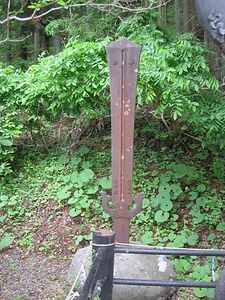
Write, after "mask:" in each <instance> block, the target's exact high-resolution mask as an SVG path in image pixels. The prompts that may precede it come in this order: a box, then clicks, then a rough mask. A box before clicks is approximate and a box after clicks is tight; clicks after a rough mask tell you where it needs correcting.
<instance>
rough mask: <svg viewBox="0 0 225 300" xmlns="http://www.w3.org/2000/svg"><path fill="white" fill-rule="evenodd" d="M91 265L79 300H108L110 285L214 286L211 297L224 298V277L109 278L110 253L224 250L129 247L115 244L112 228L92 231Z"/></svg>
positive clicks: (186, 253)
mask: <svg viewBox="0 0 225 300" xmlns="http://www.w3.org/2000/svg"><path fill="white" fill-rule="evenodd" d="M92 249H93V255H92V267H91V269H90V271H89V273H88V276H87V279H86V281H85V284H84V286H83V289H82V292H81V294H80V297H79V300H88V299H91V300H93V299H94V297H96V296H99V298H100V299H103V300H112V291H113V285H116V284H120V285H137V286H140V285H141V286H167V287H192V288H193V287H194V288H196V287H199V288H216V289H217V290H218V291H217V292H216V296H215V299H216V300H220V299H225V282H224V278H222V279H221V280H219V281H217V282H216V281H214V282H186V281H173V280H168V281H160V280H159V281H158V280H147V279H129V278H128V279H126V278H125V279H124V278H113V270H114V254H115V253H123V254H124V255H128V254H148V255H173V256H181V255H182V256H212V257H216V256H220V257H224V256H225V250H214V249H211V250H208V249H206V250H204V249H167V248H160V249H157V248H151V249H149V248H138V247H134V246H133V245H132V246H130V245H129V246H127V247H118V246H116V245H115V234H114V233H113V232H112V231H108V230H104V231H96V232H94V234H93V244H92Z"/></svg>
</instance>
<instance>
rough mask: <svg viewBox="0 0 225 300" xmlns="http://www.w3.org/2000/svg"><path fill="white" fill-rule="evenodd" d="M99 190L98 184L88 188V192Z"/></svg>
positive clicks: (93, 192)
mask: <svg viewBox="0 0 225 300" xmlns="http://www.w3.org/2000/svg"><path fill="white" fill-rule="evenodd" d="M97 191H98V185H94V186H90V187H89V189H88V190H87V194H89V195H90V194H95V193H97Z"/></svg>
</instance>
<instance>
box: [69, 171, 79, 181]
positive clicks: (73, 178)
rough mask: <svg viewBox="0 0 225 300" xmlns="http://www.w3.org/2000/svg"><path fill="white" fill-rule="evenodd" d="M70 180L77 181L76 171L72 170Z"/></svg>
mask: <svg viewBox="0 0 225 300" xmlns="http://www.w3.org/2000/svg"><path fill="white" fill-rule="evenodd" d="M70 180H71V182H72V183H76V182H77V181H79V178H78V172H77V171H74V172H73V173H72V174H71V175H70Z"/></svg>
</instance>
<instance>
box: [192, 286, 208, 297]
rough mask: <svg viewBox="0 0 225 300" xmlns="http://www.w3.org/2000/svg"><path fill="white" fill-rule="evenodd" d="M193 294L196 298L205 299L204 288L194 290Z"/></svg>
mask: <svg viewBox="0 0 225 300" xmlns="http://www.w3.org/2000/svg"><path fill="white" fill-rule="evenodd" d="M194 294H195V296H197V297H198V298H205V296H206V291H205V289H204V288H194Z"/></svg>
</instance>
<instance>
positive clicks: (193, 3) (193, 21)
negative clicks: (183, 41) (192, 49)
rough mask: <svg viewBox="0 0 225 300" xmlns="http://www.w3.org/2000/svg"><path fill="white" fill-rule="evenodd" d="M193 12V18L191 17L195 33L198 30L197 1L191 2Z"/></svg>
mask: <svg viewBox="0 0 225 300" xmlns="http://www.w3.org/2000/svg"><path fill="white" fill-rule="evenodd" d="M191 10H192V17H191V30H192V32H193V33H194V32H195V28H196V16H197V12H196V6H195V0H192V1H191Z"/></svg>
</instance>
